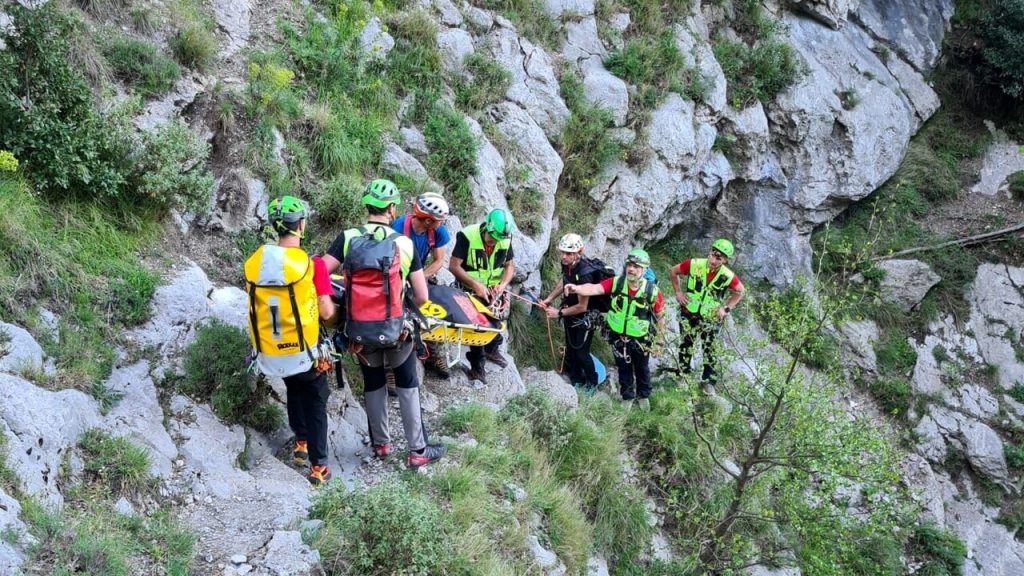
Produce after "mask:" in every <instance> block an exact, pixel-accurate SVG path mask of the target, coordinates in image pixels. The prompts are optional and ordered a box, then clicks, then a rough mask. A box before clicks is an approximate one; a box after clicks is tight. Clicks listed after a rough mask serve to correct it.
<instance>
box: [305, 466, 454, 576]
mask: <svg viewBox="0 0 1024 576" xmlns="http://www.w3.org/2000/svg"><path fill="white" fill-rule="evenodd" d="M309 516H310V518H315V519H319V520H323V522H324V525H323V527H322V528H321V529H320V530H319V532H317V534H316V536H315V537H314V538H313V546H315V547H316V548H318V549H319V550H320V554H321V557H322V558H323V559H324V565H326V566H336V567H338V568H341V567H342V566H344V569H343V571H344V572H345V573H346V574H357V575H358V574H392V573H399V572H402V573H416V574H440V573H442V572H443V570H441V569H440V568H441V567H442V566H443V565H444V562H445V561H446V560H447V558H448V557H449V555H450V554H451V553H452V551H451V550H450V547H449V542H448V540H447V539H446V538H445V532H446V530H447V529H448V523H449V521H448V519H447V518H446V517H445V516H444V514H442V511H441V509H440V508H439V507H438V506H437V504H436V503H435V502H434V501H433V500H431V499H430V498H428V497H426V496H424V495H421V494H418V493H416V492H415V491H414V490H413V489H412V487H411V486H410V485H409V484H404V483H402V482H401V481H399V480H397V479H395V478H389V479H385V480H383V481H381V482H379V483H377V484H375V485H374V486H373V487H372V488H369V489H366V490H365V491H363V490H354V491H350V490H349V489H348V488H346V487H345V486H343V485H341V484H334V485H332V486H331V487H330V488H329V489H328V490H327V491H326V492H324V494H323V495H322V496H320V497H319V498H317V499H316V501H315V502H314V503H313V507H312V508H311V509H310V513H309Z"/></svg>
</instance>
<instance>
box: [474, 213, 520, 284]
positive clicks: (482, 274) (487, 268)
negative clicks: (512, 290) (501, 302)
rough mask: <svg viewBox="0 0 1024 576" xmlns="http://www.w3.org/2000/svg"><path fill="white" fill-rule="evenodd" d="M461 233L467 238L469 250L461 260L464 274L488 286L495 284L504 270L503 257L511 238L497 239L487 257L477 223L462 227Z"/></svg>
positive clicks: (506, 253)
mask: <svg viewBox="0 0 1024 576" xmlns="http://www.w3.org/2000/svg"><path fill="white" fill-rule="evenodd" d="M462 234H463V235H464V236H465V237H466V239H467V240H469V252H468V253H467V254H466V259H465V260H464V261H463V262H462V268H463V269H464V270H465V271H466V274H468V275H469V277H470V278H472V279H474V280H476V281H478V282H480V283H481V284H483V285H484V286H486V287H488V288H490V287H492V286H497V285H498V283H499V282H501V276H502V273H504V271H505V258H506V257H507V255H508V251H509V248H511V247H512V240H511V239H509V238H507V239H505V240H498V241H497V243H496V244H495V245H494V248H493V249H492V250H491V255H490V256H489V257H488V256H487V250H485V249H484V239H483V234H482V233H481V232H480V225H479V224H474V225H472V226H467V227H465V228H463V229H462Z"/></svg>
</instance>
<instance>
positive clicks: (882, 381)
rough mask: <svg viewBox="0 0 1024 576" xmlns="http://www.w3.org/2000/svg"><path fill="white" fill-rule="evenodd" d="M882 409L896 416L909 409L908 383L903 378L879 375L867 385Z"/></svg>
mask: <svg viewBox="0 0 1024 576" xmlns="http://www.w3.org/2000/svg"><path fill="white" fill-rule="evenodd" d="M868 390H869V391H870V392H871V394H873V395H874V397H875V399H876V400H878V403H879V404H880V405H881V407H882V409H883V410H885V411H886V412H888V413H889V414H892V415H893V416H895V417H897V418H902V417H904V416H906V414H907V411H908V410H910V384H909V383H908V382H907V380H906V379H904V378H899V377H886V376H879V377H878V378H876V379H875V380H874V381H873V382H871V383H870V384H869V385H868Z"/></svg>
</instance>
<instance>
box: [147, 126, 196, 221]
mask: <svg viewBox="0 0 1024 576" xmlns="http://www.w3.org/2000/svg"><path fill="white" fill-rule="evenodd" d="M142 142H143V147H142V153H141V155H140V157H139V159H138V171H139V172H138V177H137V180H136V186H137V188H136V194H138V195H139V196H141V197H142V198H145V199H148V200H149V201H151V202H152V203H153V204H155V205H157V206H161V207H166V206H179V207H184V208H186V209H188V210H189V211H191V212H194V213H196V214H206V213H207V212H208V211H209V210H210V203H211V195H212V194H213V177H212V176H210V174H209V173H208V172H207V170H206V158H207V156H208V155H209V153H210V146H209V144H206V143H205V142H202V141H200V140H199V138H198V137H197V136H196V135H195V134H194V133H193V132H192V129H191V128H189V127H188V125H187V124H185V123H184V122H182V121H174V122H171V123H169V124H167V125H165V126H163V127H161V128H159V129H157V130H156V131H154V132H147V133H145V134H144V135H143V137H142Z"/></svg>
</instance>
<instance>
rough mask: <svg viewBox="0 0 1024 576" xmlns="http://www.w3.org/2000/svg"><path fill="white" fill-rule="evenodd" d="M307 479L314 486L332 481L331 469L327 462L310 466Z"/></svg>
mask: <svg viewBox="0 0 1024 576" xmlns="http://www.w3.org/2000/svg"><path fill="white" fill-rule="evenodd" d="M306 480H309V483H310V484H312V485H313V487H314V488H319V487H321V486H323V485H324V484H327V483H328V482H330V481H331V469H330V468H328V467H327V465H326V464H321V465H318V466H310V467H309V476H306Z"/></svg>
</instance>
